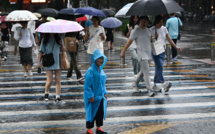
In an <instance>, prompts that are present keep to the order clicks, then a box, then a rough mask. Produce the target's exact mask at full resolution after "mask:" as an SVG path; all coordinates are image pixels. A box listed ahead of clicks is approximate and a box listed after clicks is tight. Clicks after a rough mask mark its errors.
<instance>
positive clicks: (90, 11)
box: [75, 7, 106, 17]
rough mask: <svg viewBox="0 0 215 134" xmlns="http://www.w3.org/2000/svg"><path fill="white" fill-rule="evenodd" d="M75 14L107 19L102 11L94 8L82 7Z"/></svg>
mask: <svg viewBox="0 0 215 134" xmlns="http://www.w3.org/2000/svg"><path fill="white" fill-rule="evenodd" d="M75 13H79V14H87V15H91V16H98V17H106V15H105V13H104V12H103V11H102V10H99V9H95V8H93V7H81V8H77V10H76V11H75Z"/></svg>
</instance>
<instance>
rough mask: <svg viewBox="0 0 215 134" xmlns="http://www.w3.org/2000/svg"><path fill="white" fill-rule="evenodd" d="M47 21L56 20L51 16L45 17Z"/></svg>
mask: <svg viewBox="0 0 215 134" xmlns="http://www.w3.org/2000/svg"><path fill="white" fill-rule="evenodd" d="M40 20H42V18H41V19H40ZM46 20H47V21H53V20H56V19H55V18H53V17H47V19H46Z"/></svg>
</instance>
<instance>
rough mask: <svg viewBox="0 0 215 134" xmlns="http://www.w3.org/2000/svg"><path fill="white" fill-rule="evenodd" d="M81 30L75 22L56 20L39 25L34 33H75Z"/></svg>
mask: <svg viewBox="0 0 215 134" xmlns="http://www.w3.org/2000/svg"><path fill="white" fill-rule="evenodd" d="M83 29H84V28H83V27H82V26H81V25H80V24H79V23H77V22H75V21H68V20H61V19H58V20H54V21H51V22H46V23H43V24H41V25H40V26H39V27H38V28H37V29H36V31H37V32H41V33H67V32H77V31H81V30H83Z"/></svg>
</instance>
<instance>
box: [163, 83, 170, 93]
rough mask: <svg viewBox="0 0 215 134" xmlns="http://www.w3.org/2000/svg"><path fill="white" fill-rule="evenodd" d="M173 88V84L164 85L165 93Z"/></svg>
mask: <svg viewBox="0 0 215 134" xmlns="http://www.w3.org/2000/svg"><path fill="white" fill-rule="evenodd" d="M171 86H172V83H171V82H167V83H165V84H164V91H165V92H168V91H169V89H170V87H171Z"/></svg>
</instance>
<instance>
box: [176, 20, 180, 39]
mask: <svg viewBox="0 0 215 134" xmlns="http://www.w3.org/2000/svg"><path fill="white" fill-rule="evenodd" d="M177 39H178V40H180V39H181V32H180V22H179V19H178V38H177Z"/></svg>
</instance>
